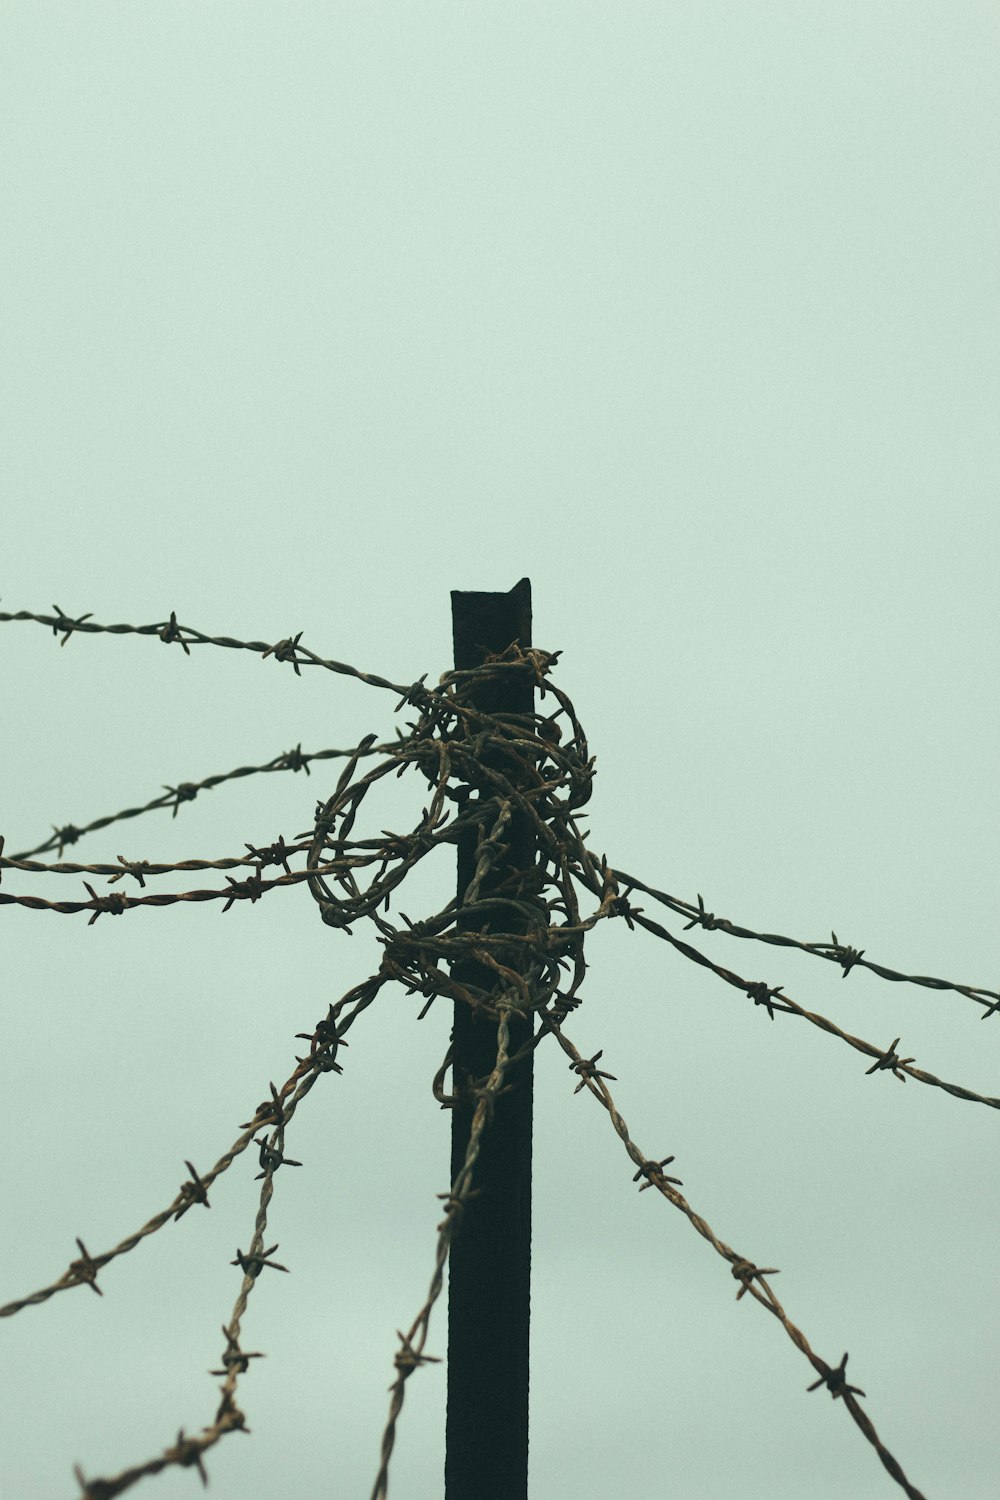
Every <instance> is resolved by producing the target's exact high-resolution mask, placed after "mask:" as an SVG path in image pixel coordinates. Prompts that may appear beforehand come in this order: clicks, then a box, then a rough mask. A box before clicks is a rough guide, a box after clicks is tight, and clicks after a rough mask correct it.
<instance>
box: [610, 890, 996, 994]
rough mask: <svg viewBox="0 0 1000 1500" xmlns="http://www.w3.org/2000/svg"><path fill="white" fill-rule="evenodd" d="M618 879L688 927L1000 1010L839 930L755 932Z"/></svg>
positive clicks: (970, 988)
mask: <svg viewBox="0 0 1000 1500" xmlns="http://www.w3.org/2000/svg"><path fill="white" fill-rule="evenodd" d="M614 874H615V879H616V880H617V881H619V883H620V884H621V885H623V886H625V887H627V889H628V890H629V891H633V890H635V891H642V892H643V893H644V894H645V895H647V896H652V898H653V900H654V901H659V902H660V903H661V905H663V906H668V907H669V908H670V910H671V911H674V912H677V914H678V915H679V916H682V917H688V918H689V921H688V922H687V923H686V925H685V928H684V930H685V931H687V930H688V929H689V928H691V927H703V928H704V929H705V930H706V931H707V932H725V933H728V935H729V936H730V937H738V938H750V939H752V940H753V941H754V942H757V943H772V944H774V945H776V946H778V947H781V948H798V949H799V950H800V952H802V953H809V954H811V955H812V956H813V957H814V958H825V959H827V960H828V961H829V962H830V963H835V964H838V965H839V966H840V968H841V969H842V970H843V978H844V979H846V978H847V976H848V974H850V972H851V970H852V969H854V968H856V967H858V966H859V965H860V967H861V968H862V969H870V970H871V972H872V973H873V974H877V975H878V976H879V978H880V979H889V980H892V981H893V982H894V983H896V984H919V985H923V986H924V988H925V989H931V990H953V991H955V993H957V994H959V995H965V996H967V997H968V999H970V1000H975V1001H976V1003H977V1004H978V1005H982V1006H984V1007H985V1009H984V1011H983V1016H982V1019H983V1020H984V1021H985V1020H986V1018H987V1016H989V1015H996V1013H997V1012H998V1011H1000V993H998V992H997V991H996V990H987V989H984V988H983V986H982V985H977V984H955V983H954V982H953V981H952V980H950V979H935V978H933V977H932V976H931V975H928V974H901V973H900V972H899V971H898V970H897V969H890V968H887V967H885V965H883V964H877V963H873V962H872V960H871V959H870V958H869V959H866V958H865V956H864V955H865V951H866V950H865V949H864V948H862V949H860V950H859V949H857V948H851V947H848V946H847V945H846V944H844V943H841V942H839V941H838V939H837V934H836V933H835V932H831V933H830V937H831V938H832V942H829V943H824V942H820V943H803V942H800V941H799V939H798V938H790V937H783V936H782V935H781V934H780V933H776V932H754V931H753V929H752V928H750V927H740V926H738V925H737V923H735V922H730V921H728V919H727V918H725V917H717V916H715V915H714V914H713V913H712V912H708V911H706V910H705V903H704V901H703V900H702V898H701V896H699V897H698V905H697V906H693V905H692V904H691V902H690V901H681V900H680V899H679V898H678V897H676V896H669V895H668V894H667V893H666V891H658V890H656V889H655V887H653V886H651V885H645V884H644V883H643V881H641V880H640V879H639V878H638V876H636V875H629V874H628V873H627V871H625V870H619V869H617V868H616V869H615V872H614Z"/></svg>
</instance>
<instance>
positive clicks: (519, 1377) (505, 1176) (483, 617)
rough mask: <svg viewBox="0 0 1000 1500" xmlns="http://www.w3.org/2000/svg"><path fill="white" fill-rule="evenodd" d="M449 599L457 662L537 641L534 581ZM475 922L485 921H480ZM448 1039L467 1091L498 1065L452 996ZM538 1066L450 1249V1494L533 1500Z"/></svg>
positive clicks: (501, 703)
mask: <svg viewBox="0 0 1000 1500" xmlns="http://www.w3.org/2000/svg"><path fill="white" fill-rule="evenodd" d="M451 599H452V625H453V632H454V643H455V666H456V668H459V669H461V668H472V667H477V666H480V665H482V663H483V660H484V657H485V654H486V653H487V652H501V651H504V650H505V649H506V648H507V647H508V646H509V645H510V644H511V642H513V641H516V642H518V644H519V645H521V646H522V647H527V646H530V644H531V584H530V581H529V580H528V579H527V578H522V579H521V581H520V583H518V584H516V585H515V586H514V588H512V589H511V590H510V592H509V593H506V594H502V593H466V592H453V593H452V596H451ZM471 701H472V704H473V706H474V707H476V708H478V709H479V710H481V711H482V712H484V713H505V714H506V713H516V714H531V713H532V712H533V710H534V687H533V684H532V682H531V681H530V679H528V678H526V677H524V676H522V675H520V674H517V675H515V674H514V673H510V674H509V675H508V676H507V677H505V678H504V680H502V681H499V682H490V683H479V684H477V685H476V688H475V694H474V697H472V699H471ZM507 832H508V834H509V850H508V853H507V855H506V857H505V859H504V860H503V862H502V864H499V863H498V864H497V865H494V867H493V868H492V870H491V871H490V873H489V875H488V876H487V878H486V880H484V882H483V885H482V887H481V894H482V895H487V894H488V893H489V891H490V890H491V889H495V888H496V886H497V885H499V884H500V883H501V882H502V881H503V880H504V879H505V878H506V877H507V876H508V875H509V874H510V872H511V871H512V870H524V869H526V868H528V867H529V866H530V865H532V864H534V863H535V858H536V856H535V849H534V847H533V839H532V835H531V832H530V830H529V829H528V828H527V827H526V826H525V820H524V819H523V817H521V816H519V815H517V814H515V816H514V818H513V819H512V820H511V824H510V825H509V827H508V831H507ZM505 841H508V840H507V839H506V836H505ZM475 843H476V836H475V830H474V829H473V830H472V831H471V832H469V833H468V834H466V835H465V836H464V837H463V838H462V839H461V841H460V843H459V848H458V893H459V898H460V899H461V896H462V894H463V892H464V891H465V890H466V888H467V887H468V884H469V881H470V880H471V879H472V876H473V874H474V871H475ZM472 925H474V926H476V927H479V926H481V925H483V919H482V918H481V917H477V918H476V919H475V922H474V923H473V924H472ZM459 926H461V923H459ZM512 927H513V922H512V919H511V917H510V916H506V917H495V918H493V921H492V930H493V931H502V930H507V931H510V930H512ZM453 972H454V974H455V976H456V978H457V979H458V980H459V982H460V983H461V982H463V981H465V982H469V983H472V984H477V985H481V986H483V987H485V988H487V989H490V988H492V987H493V985H494V984H495V982H496V975H495V974H494V973H492V972H491V971H490V970H489V969H487V968H485V967H484V966H482V965H480V964H478V963H476V962H475V961H473V960H462V961H461V962H460V963H456V965H455V968H454V971H453ZM532 1030H533V1027H532V1023H531V1020H530V1019H529V1020H527V1021H518V1020H517V1018H512V1020H511V1026H510V1050H511V1053H513V1052H515V1051H516V1050H517V1048H518V1047H520V1046H522V1045H523V1044H524V1042H525V1041H526V1040H527V1039H528V1038H530V1036H531V1034H532ZM452 1043H453V1052H452V1059H453V1077H454V1079H455V1084H456V1088H455V1092H456V1094H460V1092H461V1086H462V1081H463V1079H469V1078H471V1079H473V1080H475V1079H482V1078H483V1077H484V1076H487V1075H489V1073H490V1072H491V1071H492V1069H493V1066H494V1063H495V1059H496V1026H495V1024H494V1023H490V1022H488V1021H486V1020H485V1019H484V1018H482V1017H481V1016H479V1015H478V1014H477V1013H475V1012H474V1011H472V1010H471V1009H470V1008H469V1006H468V1005H464V1004H462V1003H461V1002H459V1001H456V1003H455V1021H454V1031H453V1033H452ZM532 1062H533V1057H532V1054H531V1053H529V1054H528V1056H527V1058H526V1059H523V1060H522V1061H521V1062H519V1063H518V1064H517V1065H516V1067H515V1068H514V1069H512V1071H511V1073H510V1074H509V1076H508V1082H510V1083H511V1084H513V1085H514V1087H513V1088H512V1090H511V1092H510V1093H508V1094H505V1095H503V1096H502V1097H500V1098H499V1099H498V1100H497V1103H496V1107H495V1110H494V1117H493V1121H492V1123H491V1124H490V1126H489V1128H488V1129H487V1131H486V1132H485V1134H484V1136H483V1144H482V1149H481V1153H480V1156H479V1159H478V1162H477V1164H476V1172H475V1178H474V1185H475V1188H476V1189H477V1193H476V1196H475V1197H474V1198H472V1200H471V1201H470V1203H469V1205H468V1207H467V1209H466V1212H465V1215H464V1219H463V1222H462V1225H461V1229H460V1231H459V1233H458V1234H457V1236H456V1238H455V1240H454V1242H453V1244H452V1246H451V1253H450V1258H449V1267H450V1269H449V1282H448V1411H447V1422H446V1442H447V1451H446V1457H445V1497H446V1500H527V1493H528V1326H529V1325H528V1318H529V1297H530V1275H531V1123H532V1118H531V1117H532V1082H533V1076H532V1073H533V1070H532ZM472 1113H473V1109H472V1104H471V1103H470V1102H469V1101H468V1099H467V1098H462V1097H459V1098H458V1100H457V1102H456V1104H455V1106H454V1108H453V1110H452V1143H451V1165H452V1181H454V1179H455V1176H456V1175H457V1173H458V1172H459V1170H460V1169H461V1167H462V1163H463V1161H464V1158H465V1152H466V1148H467V1145H468V1140H469V1130H470V1125H471V1122H472Z"/></svg>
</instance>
